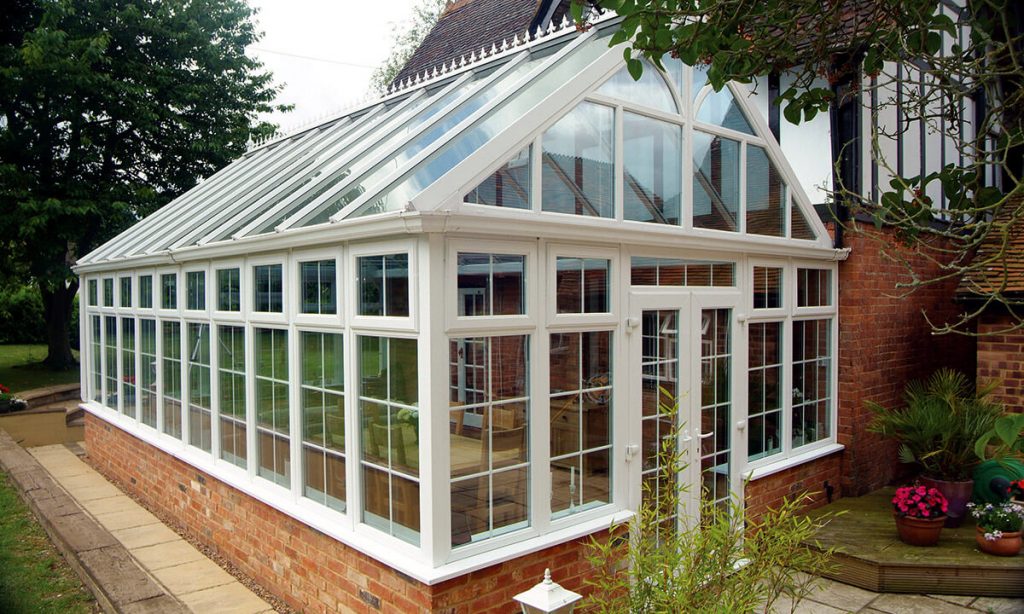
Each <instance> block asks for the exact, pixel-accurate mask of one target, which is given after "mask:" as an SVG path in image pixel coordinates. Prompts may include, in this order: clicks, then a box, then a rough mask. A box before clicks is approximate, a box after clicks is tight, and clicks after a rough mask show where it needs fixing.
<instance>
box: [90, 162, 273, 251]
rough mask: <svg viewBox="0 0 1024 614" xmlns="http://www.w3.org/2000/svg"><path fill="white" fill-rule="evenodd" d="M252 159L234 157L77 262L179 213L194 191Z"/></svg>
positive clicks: (226, 177)
mask: <svg viewBox="0 0 1024 614" xmlns="http://www.w3.org/2000/svg"><path fill="white" fill-rule="evenodd" d="M253 159H254V158H253V156H251V155H245V156H242V157H240V158H238V159H236V160H235V161H233V162H231V163H230V164H228V165H227V166H225V167H224V168H222V169H220V170H219V171H217V172H216V173H214V174H212V175H210V176H209V177H207V178H206V180H204V181H201V182H200V183H199V184H197V185H196V186H195V187H193V188H192V189H191V190H189V191H188V192H186V193H184V194H182V195H181V196H179V197H178V198H176V199H174V200H173V201H171V202H169V203H167V204H166V205H164V206H163V207H161V208H160V209H159V210H157V211H155V212H154V213H153V214H152V215H150V216H148V217H145V218H143V219H141V220H139V221H138V222H136V223H135V224H133V225H132V226H130V227H128V228H126V229H125V230H123V231H121V232H120V233H118V234H117V235H115V236H114V237H113V238H112V239H110V240H109V241H107V242H106V243H104V244H103V245H100V246H99V247H97V248H96V249H94V250H92V251H91V252H89V253H88V254H86V255H85V256H83V257H82V258H80V259H79V262H80V263H83V264H85V263H88V262H92V261H94V260H96V259H98V258H103V257H104V255H105V254H107V253H109V252H110V251H112V250H115V249H117V248H118V246H119V245H120V244H121V243H123V242H124V241H126V240H128V239H129V238H130V237H134V236H135V234H136V232H137V231H138V230H139V227H140V226H141V225H145V226H146V227H148V225H150V224H156V223H159V222H160V221H161V220H164V218H168V217H171V216H173V215H175V214H177V213H180V210H181V209H182V208H183V207H185V206H186V205H188V203H190V202H191V201H192V200H193V199H194V198H196V196H197V194H196V192H197V191H198V190H199V189H214V188H215V187H216V186H217V185H219V184H220V183H221V182H224V181H228V180H229V179H230V178H231V177H232V176H234V175H235V174H237V173H238V172H239V171H240V170H241V169H242V167H244V166H246V165H247V164H246V163H248V162H252V160H253Z"/></svg>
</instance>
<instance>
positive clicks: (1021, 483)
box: [1006, 479, 1024, 507]
mask: <svg viewBox="0 0 1024 614" xmlns="http://www.w3.org/2000/svg"><path fill="white" fill-rule="evenodd" d="M1006 497H1007V498H1008V499H1009V500H1010V502H1011V503H1016V504H1017V505H1019V506H1021V507H1024V479H1022V480H1017V481H1015V482H1010V485H1009V486H1008V487H1007V488H1006Z"/></svg>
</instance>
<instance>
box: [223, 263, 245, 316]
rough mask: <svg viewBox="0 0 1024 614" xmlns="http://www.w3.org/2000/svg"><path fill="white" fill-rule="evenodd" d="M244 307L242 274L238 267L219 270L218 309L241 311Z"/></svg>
mask: <svg viewBox="0 0 1024 614" xmlns="http://www.w3.org/2000/svg"><path fill="white" fill-rule="evenodd" d="M241 309H242V274H241V271H239V270H238V269H219V270H218V271H217V310H218V311H240V310H241Z"/></svg>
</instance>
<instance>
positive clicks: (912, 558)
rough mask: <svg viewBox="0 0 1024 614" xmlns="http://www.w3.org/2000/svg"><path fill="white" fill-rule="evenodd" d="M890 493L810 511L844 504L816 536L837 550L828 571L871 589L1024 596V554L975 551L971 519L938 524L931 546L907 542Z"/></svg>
mask: <svg viewBox="0 0 1024 614" xmlns="http://www.w3.org/2000/svg"><path fill="white" fill-rule="evenodd" d="M892 496H893V489H891V488H886V489H882V490H877V491H875V492H873V493H871V494H869V495H865V496H863V497H849V498H844V499H840V500H838V501H837V502H835V503H833V504H831V505H828V506H826V507H825V508H823V509H822V510H818V511H816V512H814V513H812V515H820V514H821V513H822V512H825V511H833V512H836V511H840V510H845V513H844V514H843V515H842V516H839V517H837V518H835V519H833V520H832V521H831V522H829V524H828V525H826V526H825V527H824V528H822V529H821V531H819V533H818V536H817V539H818V542H819V543H820V544H821V545H822V546H823V547H825V548H828V547H832V546H835V547H836V548H837V550H838V551H839V553H838V554H837V555H836V557H835V563H836V565H835V569H834V570H833V573H830V574H826V575H827V576H828V577H830V578H832V579H834V580H838V581H840V582H844V583H846V584H852V585H854V586H859V587H861V588H864V589H867V590H871V591H875V592H886V593H930V594H939V595H979V596H988V597H1024V554H1021V555H1017V556H1015V557H998V556H992V555H989V554H985V553H983V552H981V551H979V550H978V549H977V547H976V546H975V542H974V532H975V527H974V524H973V522H971V521H970V520H968V521H967V522H965V523H964V525H963V526H961V527H959V528H957V529H950V528H945V529H943V530H942V537H941V538H940V540H939V544H938V545H937V546H935V547H931V548H920V547H914V546H908V545H906V544H904V543H903V542H901V541H900V540H899V538H898V537H897V536H896V525H895V524H894V522H893V518H892V512H891V511H890V510H891V504H890V503H889V502H890V500H891V499H892Z"/></svg>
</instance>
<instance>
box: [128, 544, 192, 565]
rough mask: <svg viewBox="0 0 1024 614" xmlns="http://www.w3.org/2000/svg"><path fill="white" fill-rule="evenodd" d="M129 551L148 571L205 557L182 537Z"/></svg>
mask: <svg viewBox="0 0 1024 614" xmlns="http://www.w3.org/2000/svg"><path fill="white" fill-rule="evenodd" d="M129 552H131V553H132V556H133V557H135V560H137V561H138V562H140V563H142V565H143V567H145V568H146V569H149V570H150V571H154V570H157V569H163V568H164V567H172V566H174V565H181V564H183V563H191V562H193V561H199V560H202V559H205V558H206V555H204V554H203V553H202V552H200V551H198V550H196V548H195V546H193V545H192V544H190V543H188V542H187V541H185V540H183V539H181V540H177V541H173V542H166V543H163V544H156V545H154V546H145V547H142V548H132V549H131V550H129Z"/></svg>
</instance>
